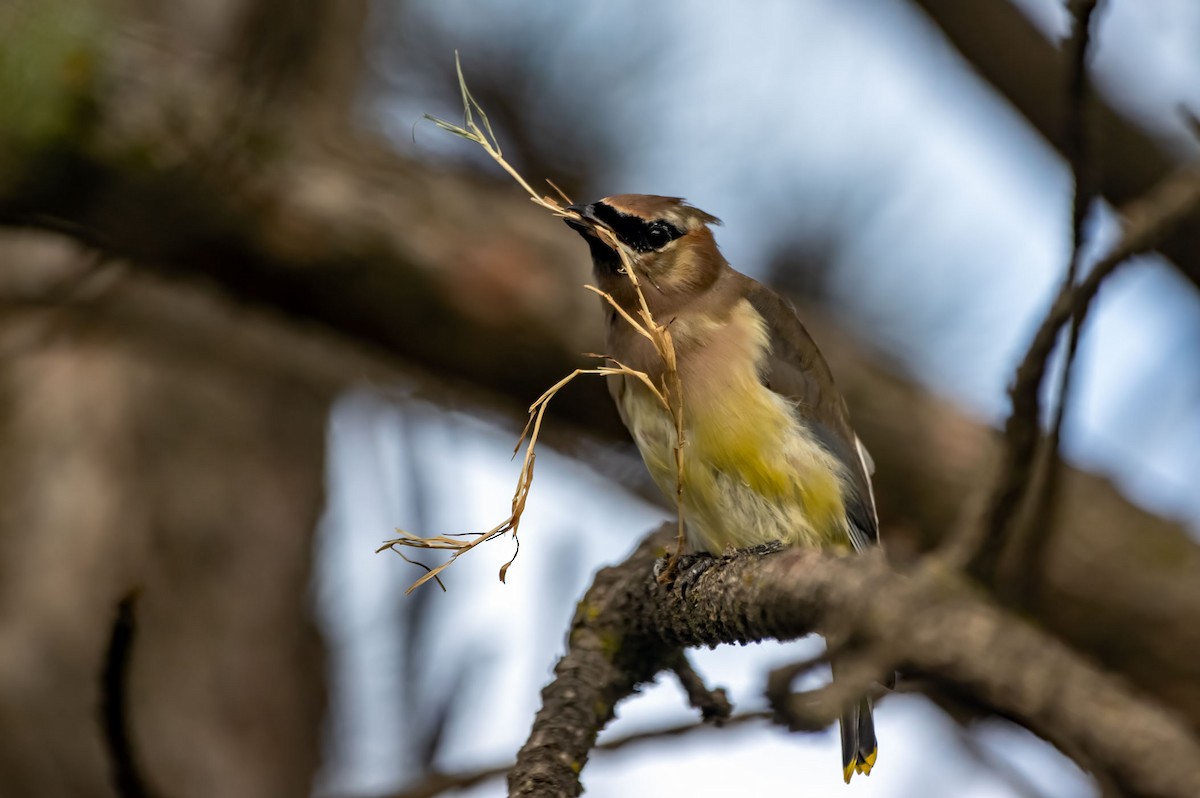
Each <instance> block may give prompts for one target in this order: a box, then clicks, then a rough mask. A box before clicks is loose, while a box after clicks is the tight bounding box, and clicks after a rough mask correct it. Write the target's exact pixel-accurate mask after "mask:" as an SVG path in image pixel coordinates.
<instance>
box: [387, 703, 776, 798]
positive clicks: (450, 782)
mask: <svg viewBox="0 0 1200 798" xmlns="http://www.w3.org/2000/svg"><path fill="white" fill-rule="evenodd" d="M770 719H771V713H770V712H767V711H765V710H760V711H757V712H743V713H739V714H737V715H733V716H731V717H728V718H725V719H724V720H722V721H721V722H720V723H711V722H707V721H692V722H690V723H680V724H678V725H675V726H667V727H665V728H661V729H647V730H646V731H640V732H633V733H632V734H626V735H624V736H623V737H615V738H613V739H611V740H608V741H606V742H603V743H600V744H599V745H597V746H596V748H595V750H596V751H598V752H609V753H611V752H613V751H619V750H621V749H622V748H627V747H629V746H631V745H641V744H642V743H647V742H654V741H656V740H668V739H671V738H672V737H683V736H684V735H688V734H692V733H693V732H698V731H707V730H710V729H716V728H722V729H729V728H732V727H736V726H748V725H749V724H751V723H757V722H762V721H769V720H770ZM512 765H513V763H512V762H506V763H505V764H503V765H492V766H490V767H485V768H480V769H478V770H471V771H464V772H461V773H431V774H429V775H428V776H426V777H425V779H423V780H422V781H421V782H420V783H418V784H414V785H413V786H412V787H409V788H407V789H405V790H401V791H400V792H396V793H391V794H390V795H387V796H382V797H381V798H434V796H436V795H441V794H442V793H444V792H449V791H450V790H462V789H466V788H468V787H473V786H475V785H476V784H481V783H483V782H485V781H490V780H491V779H496V778H499V777H501V776H503V775H504V774H505V773H507V772H508V771H509V770H510V769H511V768H512Z"/></svg>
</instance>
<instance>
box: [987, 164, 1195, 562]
mask: <svg viewBox="0 0 1200 798" xmlns="http://www.w3.org/2000/svg"><path fill="white" fill-rule="evenodd" d="M1197 206H1200V168H1197V167H1196V166H1194V165H1190V166H1188V167H1186V168H1183V169H1180V170H1178V171H1176V172H1174V173H1173V174H1171V175H1169V176H1168V177H1167V178H1165V179H1164V180H1163V181H1162V182H1160V183H1159V184H1158V185H1156V186H1155V187H1154V188H1153V189H1151V190H1150V191H1149V192H1147V193H1146V194H1145V195H1144V196H1143V197H1141V198H1139V199H1138V200H1136V201H1135V202H1132V203H1130V204H1129V205H1127V206H1125V207H1124V208H1123V209H1122V216H1123V217H1124V219H1125V231H1124V234H1123V235H1122V237H1121V240H1120V241H1118V242H1117V244H1116V245H1115V246H1114V247H1113V248H1112V249H1111V250H1110V251H1109V252H1108V254H1107V255H1105V256H1104V257H1103V258H1102V259H1101V260H1100V261H1099V262H1098V263H1096V265H1095V266H1093V267H1092V271H1091V272H1090V273H1089V274H1088V276H1087V277H1085V278H1084V279H1083V280H1082V281H1081V282H1079V283H1078V284H1077V285H1075V286H1065V285H1064V286H1063V288H1062V290H1060V291H1059V293H1058V296H1057V297H1056V298H1055V300H1054V302H1053V304H1052V305H1051V307H1050V309H1049V311H1048V312H1047V313H1046V317H1045V318H1044V319H1043V320H1042V323H1041V325H1040V326H1039V328H1038V330H1037V332H1036V333H1035V334H1034V337H1033V341H1032V342H1031V343H1030V345H1029V349H1028V350H1027V351H1026V353H1025V357H1024V359H1023V360H1022V361H1021V364H1020V366H1019V367H1018V368H1017V372H1016V377H1015V379H1014V381H1013V385H1012V387H1011V388H1010V389H1009V396H1010V397H1011V399H1012V406H1013V409H1012V413H1011V414H1010V415H1009V417H1008V421H1007V422H1005V425H1004V443H1005V446H1004V452H1003V455H1002V458H1001V463H1000V466H999V468H998V470H997V473H998V474H1000V479H999V480H998V482H997V483H996V485H995V486H994V487H993V489H992V491H991V493H990V495H989V497H988V501H987V505H986V506H987V512H986V514H985V523H984V528H983V530H982V537H981V538H980V539H979V540H978V542H977V544H976V545H973V546H969V547H967V548H968V549H973V551H970V552H968V553H967V554H966V555H965V559H966V560H967V561H968V565H969V570H970V571H971V573H972V574H974V575H975V576H976V577H978V578H979V579H981V580H983V581H991V580H992V579H994V577H995V573H996V565H997V562H998V560H999V556H1000V553H1001V551H1002V549H1003V546H1004V541H1005V533H1006V531H1007V523H1008V520H1009V519H1011V518H1012V517H1013V516H1014V514H1015V513H1016V512H1017V511H1018V509H1019V507H1020V504H1021V502H1022V500H1023V498H1024V496H1025V490H1026V487H1027V485H1028V483H1029V478H1030V474H1031V471H1032V469H1033V466H1034V462H1035V458H1036V453H1037V444H1038V439H1039V436H1040V427H1039V424H1038V419H1039V417H1040V415H1041V398H1040V392H1041V385H1042V382H1043V381H1044V379H1045V376H1046V370H1047V364H1048V361H1049V357H1050V353H1051V352H1052V351H1053V350H1054V345H1055V343H1056V341H1057V340H1058V335H1059V332H1060V330H1061V329H1062V327H1063V325H1064V324H1066V323H1067V322H1068V321H1070V320H1071V319H1072V318H1075V317H1077V318H1078V319H1079V323H1080V324H1082V323H1083V321H1084V319H1085V318H1086V316H1087V312H1088V310H1089V308H1090V307H1091V302H1092V300H1093V299H1094V298H1095V297H1096V294H1097V293H1099V291H1100V287H1101V285H1103V283H1104V281H1105V280H1106V279H1107V278H1108V277H1109V276H1110V275H1111V274H1112V273H1113V272H1114V271H1116V269H1117V268H1118V267H1119V266H1121V265H1122V264H1123V263H1125V262H1126V261H1128V260H1129V259H1130V258H1132V257H1133V256H1134V255H1139V254H1141V253H1143V252H1146V251H1148V250H1150V249H1152V248H1153V247H1154V246H1155V245H1156V244H1157V243H1158V242H1159V241H1160V240H1162V238H1163V236H1165V235H1167V234H1168V233H1169V232H1170V231H1171V229H1172V228H1173V227H1174V226H1175V225H1176V224H1177V223H1178V222H1179V221H1180V220H1182V219H1183V218H1184V217H1185V216H1186V215H1187V214H1188V213H1189V212H1190V211H1192V210H1193V209H1195V208H1196V207H1197Z"/></svg>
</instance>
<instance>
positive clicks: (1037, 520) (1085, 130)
mask: <svg viewBox="0 0 1200 798" xmlns="http://www.w3.org/2000/svg"><path fill="white" fill-rule="evenodd" d="M1099 6H1100V0H1072V2H1071V3H1070V10H1071V15H1072V22H1073V27H1072V31H1071V36H1070V38H1069V39H1068V41H1067V45H1066V49H1067V51H1068V58H1069V77H1068V81H1067V89H1066V92H1067V97H1066V100H1067V109H1068V111H1067V123H1066V124H1067V131H1066V136H1065V140H1066V150H1065V151H1066V153H1067V160H1068V162H1069V163H1070V165H1071V174H1072V177H1073V179H1074V184H1075V191H1074V196H1073V199H1072V207H1071V256H1070V259H1069V260H1068V262H1067V274H1066V277H1065V278H1064V281H1063V287H1064V289H1070V288H1071V287H1073V286H1074V285H1075V282H1076V280H1077V279H1078V275H1079V271H1080V269H1081V267H1082V260H1083V252H1084V243H1085V242H1084V232H1083V227H1084V223H1085V222H1086V220H1087V216H1088V213H1089V211H1090V209H1091V207H1092V205H1093V203H1094V201H1095V198H1096V188H1095V180H1094V176H1093V172H1094V168H1095V165H1094V164H1092V163H1091V157H1090V156H1091V147H1090V142H1089V135H1088V134H1089V125H1088V120H1089V118H1090V114H1089V109H1090V107H1091V85H1090V80H1089V75H1088V60H1089V55H1090V52H1091V44H1092V27H1093V26H1092V19H1093V16H1094V14H1095V12H1096V11H1097V10H1098V8H1099ZM1082 331H1083V314H1082V313H1078V312H1076V313H1072V314H1071V329H1070V332H1069V334H1068V340H1067V351H1066V356H1065V357H1064V359H1063V365H1062V367H1061V371H1060V372H1059V380H1058V393H1057V396H1056V398H1055V401H1056V402H1057V405H1056V407H1055V409H1054V418H1053V420H1052V422H1051V424H1050V432H1049V435H1048V436H1047V438H1046V440H1045V442H1044V443H1043V445H1042V456H1041V458H1040V461H1041V464H1042V466H1043V467H1042V468H1041V469H1038V468H1033V469H1031V472H1032V474H1031V476H1030V479H1031V480H1035V484H1034V485H1033V496H1032V499H1031V501H1030V512H1029V514H1028V515H1027V516H1026V515H1023V514H1021V513H1017V514H1016V517H1014V518H1012V519H1009V529H1010V531H1009V532H1008V533H1007V535H1006V537H1007V538H1008V539H1009V540H1011V541H1012V545H1013V548H1014V553H1015V559H1014V560H1013V562H1014V565H1015V568H1014V573H1013V576H1014V579H1013V581H1012V583H1011V589H1005V590H1004V591H1003V592H1005V593H1007V594H1008V595H1009V597H1010V598H1017V597H1019V598H1020V599H1021V600H1023V601H1026V602H1030V601H1032V600H1033V599H1034V594H1035V592H1036V590H1037V588H1038V586H1039V585H1040V584H1042V578H1041V577H1042V573H1043V568H1042V565H1043V560H1044V557H1043V554H1044V553H1045V551H1046V549H1047V548H1048V547H1049V545H1050V537H1051V535H1052V534H1053V530H1054V524H1053V519H1052V514H1053V511H1054V507H1055V502H1056V499H1057V496H1058V486H1059V480H1060V478H1061V475H1062V464H1061V462H1060V459H1059V454H1058V452H1059V448H1060V447H1061V445H1062V426H1063V420H1064V418H1065V417H1066V411H1067V405H1068V403H1069V402H1070V399H1071V375H1072V374H1073V373H1074V368H1073V367H1074V364H1075V355H1076V354H1077V353H1078V351H1079V339H1080V335H1081V334H1082ZM1035 423H1037V422H1036V420H1035ZM1038 475H1040V479H1037V476H1038ZM1021 518H1028V523H1027V524H1026V525H1025V528H1024V529H1020V526H1021V524H1020V521H1019V519H1021Z"/></svg>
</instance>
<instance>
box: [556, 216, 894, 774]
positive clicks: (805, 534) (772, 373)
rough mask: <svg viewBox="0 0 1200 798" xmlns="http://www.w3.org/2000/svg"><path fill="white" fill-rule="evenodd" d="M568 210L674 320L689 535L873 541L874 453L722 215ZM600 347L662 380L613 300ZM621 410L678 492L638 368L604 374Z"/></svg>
mask: <svg viewBox="0 0 1200 798" xmlns="http://www.w3.org/2000/svg"><path fill="white" fill-rule="evenodd" d="M571 210H573V211H575V212H577V213H579V214H580V215H581V216H582V217H583V220H584V221H582V222H580V221H579V220H576V219H568V220H567V224H569V225H570V226H571V227H573V228H575V229H576V230H578V231H579V233H580V234H581V235H582V236H583V237H584V239H585V240H586V241H587V243H588V247H589V248H590V249H591V254H592V261H593V266H594V268H595V274H596V280H597V281H598V283H599V287H600V288H601V289H602V290H604V291H606V292H608V293H609V294H610V295H612V297H613V298H614V299H615V301H616V302H617V303H618V304H619V305H620V306H621V307H622V308H624V309H625V310H627V311H629V312H630V313H631V314H636V312H637V308H638V304H637V296H636V293H635V290H634V288H633V286H632V285H631V283H630V281H629V279H628V276H627V275H625V274H624V272H623V269H622V264H621V259H620V256H619V255H618V254H617V252H616V251H615V250H613V249H612V248H611V247H610V246H609V245H608V244H606V243H605V242H604V241H603V240H602V239H601V238H599V237H598V236H597V235H595V233H594V229H595V227H596V226H597V225H602V226H604V227H607V228H608V229H609V230H611V231H612V232H613V233H614V234H615V235H616V237H617V238H618V239H619V240H620V241H621V242H622V243H623V244H625V245H626V251H627V253H628V255H629V256H630V258H631V260H632V263H633V266H634V268H635V270H636V271H637V274H638V276H639V277H640V278H641V280H642V292H643V294H644V295H645V298H646V303H647V305H648V307H649V309H650V312H651V313H652V314H653V316H654V318H655V319H656V320H657V321H658V322H659V323H661V324H667V325H669V329H670V331H671V337H672V340H673V342H674V346H675V352H676V358H677V362H678V372H679V378H680V383H681V385H682V389H683V413H684V439H685V441H686V445H685V446H684V448H683V464H684V465H683V467H684V485H685V490H684V493H683V504H684V506H683V508H682V510H683V517H684V521H685V523H686V527H687V540H688V545H689V546H690V547H691V548H693V549H694V550H696V551H703V552H708V553H710V554H714V555H720V554H722V553H724V552H725V551H726V550H727V549H732V548H744V547H747V546H754V545H757V544H762V543H769V542H772V541H781V542H782V543H784V544H789V545H797V546H819V547H822V548H834V549H843V550H847V551H849V550H861V549H863V548H865V547H867V546H871V545H874V544H875V543H877V541H878V520H877V519H876V515H875V499H874V496H873V494H872V490H871V482H870V471H871V470H872V466H871V465H870V460H869V457H868V455H867V452H866V449H865V448H864V447H863V445H862V443H861V442H860V441H859V440H858V437H857V436H856V435H855V434H854V430H853V429H851V427H850V420H849V414H848V412H847V410H846V404H845V402H844V401H843V399H842V397H841V394H839V393H838V391H837V388H836V387H834V384H833V377H832V375H831V374H830V372H829V367H828V366H826V364H825V360H824V359H823V358H822V357H821V353H820V351H819V350H818V349H817V345H816V344H815V343H813V340H812V338H810V337H809V335H808V332H807V331H806V330H805V329H804V326H803V325H802V324H801V323H800V319H799V318H797V316H796V311H795V310H794V309H793V307H792V306H791V304H790V303H789V302H787V301H786V300H785V299H783V298H782V297H780V296H779V295H778V294H776V293H775V292H773V291H771V290H770V289H768V288H766V287H765V286H763V285H762V284H761V283H759V282H757V281H756V280H753V279H751V278H749V277H747V276H746V275H744V274H741V273H740V272H737V271H735V270H734V269H733V268H732V267H731V266H730V265H729V264H728V263H727V262H726V261H725V258H724V257H722V256H721V253H720V251H719V250H718V249H717V245H716V242H715V240H714V239H713V235H712V231H711V230H710V229H709V225H710V224H720V222H719V220H718V219H716V218H715V217H713V216H710V215H709V214H707V213H705V212H704V211H701V210H699V209H697V208H693V207H692V206H690V205H688V204H687V203H686V202H684V201H683V200H681V199H678V198H675V197H658V196H647V195H640V194H622V195H618V196H614V197H608V198H606V199H603V200H600V201H599V202H595V203H592V204H591V205H582V206H581V205H573V206H571ZM605 313H606V327H607V335H606V338H607V349H606V350H605V351H606V353H607V354H608V355H609V356H611V357H612V358H614V359H615V360H619V361H620V362H621V363H623V364H625V365H627V366H629V367H630V368H632V369H635V370H637V371H642V372H645V373H646V374H647V375H649V377H650V378H651V380H653V381H654V382H655V384H662V377H663V372H664V368H665V367H664V364H663V361H662V359H661V357H660V356H659V354H658V352H657V350H655V348H654V346H653V345H652V344H651V342H650V341H648V340H647V339H646V338H645V337H644V336H642V335H640V334H638V333H637V332H636V331H635V330H634V329H633V327H632V326H630V325H629V323H628V322H626V321H625V320H624V319H623V318H621V317H620V316H619V315H618V314H617V312H616V311H615V310H614V309H613V308H612V307H611V306H609V305H607V304H606V305H605ZM608 385H609V390H610V392H611V393H612V396H613V399H614V400H615V401H616V403H617V409H618V411H619V412H620V414H621V420H622V421H624V422H625V426H626V427H627V428H628V429H629V432H630V434H631V435H632V436H633V440H634V441H635V442H636V444H637V447H638V450H639V451H640V452H641V455H642V459H643V460H645V462H646V467H647V468H648V469H649V470H650V474H651V476H652V477H653V478H654V481H655V482H656V483H657V484H658V487H659V488H660V489H661V490H662V491H663V493H664V494H666V496H667V497H668V499H669V500H670V501H672V502H674V501H675V478H676V471H675V454H674V447H675V425H674V422H673V420H672V418H671V416H670V415H669V414H668V413H667V411H666V410H665V409H664V408H663V407H662V405H661V404H659V403H658V402H657V400H655V399H654V397H653V395H652V394H651V393H650V391H649V390H648V389H647V388H646V386H645V385H643V384H642V383H641V381H640V380H638V379H634V378H632V377H627V376H624V375H617V376H613V377H609V382H608ZM841 738H842V765H843V775H844V777H845V780H846V781H847V782H849V781H850V777H851V776H852V775H853V774H854V773H856V772H858V773H868V774H869V773H870V772H871V768H872V766H874V764H875V757H876V753H877V746H876V740H875V725H874V721H873V719H872V716H871V704H870V701H869V700H868V699H867V698H864V699H863V700H862V701H861V702H860V703H859V705H858V706H856V707H854V708H853V709H852V710H849V711H847V712H845V713H843V714H842V717H841Z"/></svg>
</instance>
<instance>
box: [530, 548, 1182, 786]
mask: <svg viewBox="0 0 1200 798" xmlns="http://www.w3.org/2000/svg"><path fill="white" fill-rule="evenodd" d="M670 539H671V537H670V530H669V528H663V529H660V530H659V531H658V532H656V533H655V534H653V535H651V536H650V537H648V538H647V539H646V540H645V541H643V543H642V544H641V546H639V547H638V549H637V550H636V551H635V552H634V553H633V555H631V556H630V558H629V559H628V560H626V561H625V562H623V563H621V564H620V565H616V566H612V567H610V568H606V569H604V570H602V571H601V572H600V573H599V574H597V576H596V579H595V581H594V582H593V584H592V587H591V588H590V589H589V591H588V593H587V594H586V595H585V597H584V599H583V601H582V602H580V605H579V611H578V612H577V614H576V617H575V620H574V622H573V624H572V628H571V633H570V637H569V642H568V648H567V653H566V654H565V655H564V656H563V658H562V659H561V660H560V661H559V663H558V665H557V666H556V667H555V672H554V673H555V675H554V679H553V681H551V682H550V684H549V685H547V687H546V688H545V689H544V690H543V691H542V708H541V710H539V712H538V714H537V717H536V719H535V721H534V725H533V731H532V732H531V734H530V737H529V739H528V741H527V742H526V744H525V746H524V747H523V748H522V749H521V752H520V753H519V754H518V756H517V764H516V765H515V766H514V767H513V769H512V771H510V772H509V777H508V778H509V794H510V795H513V796H517V795H547V794H553V795H578V794H579V793H580V791H581V789H582V788H581V785H580V782H579V771H580V770H581V768H582V766H583V765H584V764H585V763H586V761H587V758H588V755H589V752H590V750H591V748H592V747H593V745H594V743H595V739H596V735H597V733H598V732H599V730H600V729H601V728H602V727H603V726H604V725H605V724H606V723H607V722H608V721H609V720H611V718H612V717H613V708H614V705H615V704H616V702H617V701H619V700H620V699H622V698H624V697H626V696H628V695H630V694H631V693H632V692H633V690H634V689H635V688H636V686H637V685H638V684H640V683H643V682H646V681H649V680H650V679H652V678H653V677H654V675H655V674H656V673H657V672H658V671H659V670H661V669H662V668H664V667H667V666H668V664H669V661H670V656H671V652H672V651H674V650H676V649H678V648H680V647H688V646H714V645H720V644H729V643H739V644H740V643H747V642H751V641H756V640H763V639H768V638H775V639H780V640H789V639H793V638H796V637H799V636H803V635H805V634H808V633H810V632H813V631H817V632H822V633H825V632H827V631H829V630H837V633H838V634H841V635H845V636H847V637H850V638H853V639H854V640H856V641H862V642H864V643H867V644H870V645H872V646H877V647H878V648H879V650H882V651H886V652H887V654H888V655H889V658H894V661H895V663H896V664H897V665H898V666H899V667H900V669H901V670H903V671H904V672H906V673H910V672H911V673H913V674H915V675H917V676H921V677H925V678H928V679H930V680H935V681H937V682H940V683H942V684H944V685H948V686H950V687H952V688H953V689H955V690H957V691H960V692H962V693H964V694H968V695H971V696H972V697H974V698H975V699H976V700H978V701H979V702H980V703H981V704H983V705H985V706H988V707H990V708H992V709H993V710H994V711H996V712H998V713H1000V714H1003V715H1004V716H1006V717H1008V718H1010V719H1013V720H1015V721H1016V722H1018V723H1020V724H1021V725H1023V726H1025V727H1027V728H1029V729H1031V730H1033V731H1034V732H1035V733H1037V734H1040V735H1042V736H1044V737H1046V738H1047V739H1049V740H1050V741H1051V742H1054V743H1055V744H1057V745H1059V746H1060V748H1062V749H1064V750H1065V751H1067V752H1071V753H1072V755H1073V756H1076V757H1079V758H1080V760H1081V764H1082V765H1083V766H1084V767H1087V768H1091V769H1096V770H1099V771H1101V772H1103V773H1105V774H1107V775H1109V776H1111V777H1112V778H1113V779H1114V780H1115V782H1116V783H1118V784H1119V785H1121V787H1122V789H1123V790H1125V792H1126V793H1127V794H1129V795H1146V796H1150V795H1155V796H1181V797H1182V796H1193V795H1196V794H1200V742H1198V741H1197V740H1196V738H1195V737H1194V736H1193V735H1192V733H1191V731H1190V730H1189V729H1188V728H1187V726H1186V725H1185V724H1184V723H1183V722H1182V721H1181V720H1180V719H1179V718H1178V717H1176V716H1175V715H1174V714H1173V713H1172V712H1169V711H1167V710H1166V709H1164V708H1163V707H1162V706H1160V705H1158V704H1157V703H1156V702H1154V701H1153V700H1152V699H1150V698H1148V697H1146V696H1143V695H1140V694H1138V693H1137V692H1136V691H1134V690H1133V689H1131V688H1129V687H1127V686H1126V685H1125V684H1124V683H1123V681H1122V680H1120V679H1117V678H1114V677H1112V676H1110V675H1109V674H1107V673H1104V672H1102V671H1101V670H1099V669H1097V668H1096V667H1095V666H1093V665H1091V664H1090V663H1089V662H1088V661H1086V660H1085V659H1084V658H1082V657H1080V656H1078V655H1077V654H1075V653H1074V652H1072V651H1071V650H1070V649H1069V648H1067V647H1066V646H1064V645H1063V644H1062V643H1060V642H1059V641H1057V640H1056V639H1054V638H1053V637H1051V636H1050V635H1047V634H1046V633H1044V632H1042V631H1040V630H1038V629H1037V628H1035V627H1034V626H1032V625H1031V624H1029V623H1028V622H1026V621H1024V620H1022V619H1021V618H1019V617H1017V616H1015V615H1012V614H1009V613H1007V612H1005V611H1004V610H1002V609H1000V608H999V607H997V606H996V605H994V604H993V603H991V602H990V601H989V600H988V599H987V598H986V597H984V596H982V595H981V594H980V593H979V591H978V590H977V589H975V588H974V587H972V585H971V584H970V583H969V582H968V581H967V580H965V579H963V578H961V577H959V576H957V575H956V574H955V573H953V572H952V571H950V570H948V569H947V568H946V567H945V565H944V564H942V563H940V562H939V561H938V560H937V559H930V560H928V561H927V562H926V564H925V565H924V566H922V567H921V568H920V569H918V570H917V571H915V572H913V573H910V574H900V573H897V572H895V571H893V570H891V569H890V568H889V567H888V565H887V564H886V563H885V562H884V561H883V559H882V557H881V556H880V555H878V554H877V553H870V554H864V555H860V556H858V557H853V558H847V557H838V556H836V555H831V554H828V553H825V552H820V551H816V550H807V549H800V548H788V549H784V550H782V551H780V552H779V553H776V554H771V555H769V556H766V557H763V556H758V555H754V554H747V553H746V552H739V553H735V554H733V555H730V556H727V557H722V558H720V559H718V560H716V561H715V562H714V564H713V565H712V566H711V567H710V568H709V569H708V570H707V571H705V572H704V573H702V574H700V575H699V576H697V577H696V578H695V579H694V580H693V581H692V582H691V584H690V585H689V586H688V588H687V597H686V599H685V598H683V597H682V595H681V592H680V586H676V587H673V588H666V587H662V586H660V585H658V583H657V581H656V580H655V578H654V575H653V566H654V562H655V560H656V559H657V558H658V557H659V556H660V555H661V554H662V553H663V552H664V551H665V550H666V548H667V546H669V544H670ZM1016 674H1020V675H1021V677H1020V678H1014V677H1015V675H1016ZM1076 752H1077V753H1076Z"/></svg>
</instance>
